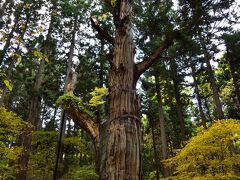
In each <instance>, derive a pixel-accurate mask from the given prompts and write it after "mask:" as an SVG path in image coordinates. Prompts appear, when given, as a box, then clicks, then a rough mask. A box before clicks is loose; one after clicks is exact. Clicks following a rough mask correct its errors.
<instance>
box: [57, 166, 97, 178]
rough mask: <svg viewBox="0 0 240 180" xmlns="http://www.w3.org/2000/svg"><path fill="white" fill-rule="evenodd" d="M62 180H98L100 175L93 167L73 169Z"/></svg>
mask: <svg viewBox="0 0 240 180" xmlns="http://www.w3.org/2000/svg"><path fill="white" fill-rule="evenodd" d="M61 179H62V180H75V179H77V180H97V179H99V178H98V175H97V174H96V172H95V168H94V167H93V166H83V167H79V166H77V167H72V168H71V169H70V171H69V173H68V174H66V175H65V176H63V177H62V178H61Z"/></svg>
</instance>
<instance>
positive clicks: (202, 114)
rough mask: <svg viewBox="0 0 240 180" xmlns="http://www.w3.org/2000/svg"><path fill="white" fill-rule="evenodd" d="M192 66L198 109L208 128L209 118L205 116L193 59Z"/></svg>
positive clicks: (204, 124) (204, 126) (203, 123)
mask: <svg viewBox="0 0 240 180" xmlns="http://www.w3.org/2000/svg"><path fill="white" fill-rule="evenodd" d="M190 67H191V70H192V77H193V86H194V92H195V94H196V98H197V102H198V109H199V113H200V117H201V120H202V122H201V123H202V126H203V128H204V129H207V125H206V122H207V120H206V116H205V114H204V111H203V106H202V99H201V97H200V91H199V87H198V80H197V76H196V68H195V65H194V64H193V62H192V60H190Z"/></svg>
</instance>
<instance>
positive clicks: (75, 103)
mask: <svg viewBox="0 0 240 180" xmlns="http://www.w3.org/2000/svg"><path fill="white" fill-rule="evenodd" d="M56 103H57V105H59V106H61V107H62V108H64V109H67V108H69V107H76V108H79V109H80V110H81V111H83V112H85V113H87V114H88V115H90V116H93V113H92V112H90V111H89V110H88V109H87V106H86V105H84V103H83V102H82V100H81V99H80V98H79V97H77V96H74V95H72V94H71V93H66V94H64V95H62V96H60V97H59V98H58V100H57V102H56Z"/></svg>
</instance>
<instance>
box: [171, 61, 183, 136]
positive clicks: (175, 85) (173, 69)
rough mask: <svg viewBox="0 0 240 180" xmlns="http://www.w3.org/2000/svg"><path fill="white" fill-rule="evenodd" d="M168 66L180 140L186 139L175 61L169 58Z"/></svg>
mask: <svg viewBox="0 0 240 180" xmlns="http://www.w3.org/2000/svg"><path fill="white" fill-rule="evenodd" d="M170 67H171V72H172V80H173V88H174V96H175V99H176V108H177V115H178V121H179V125H180V136H181V141H184V140H185V139H186V128H185V122H184V115H183V104H182V101H181V94H180V89H179V78H178V74H177V65H176V62H175V61H173V60H171V61H170Z"/></svg>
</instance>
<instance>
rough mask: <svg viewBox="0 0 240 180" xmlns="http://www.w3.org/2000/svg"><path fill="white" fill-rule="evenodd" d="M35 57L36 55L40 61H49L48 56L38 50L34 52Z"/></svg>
mask: <svg viewBox="0 0 240 180" xmlns="http://www.w3.org/2000/svg"><path fill="white" fill-rule="evenodd" d="M33 55H34V56H35V57H36V58H38V59H40V60H41V59H43V60H45V61H46V62H48V61H49V60H48V57H47V55H45V54H43V53H41V52H40V51H38V50H34V51H33Z"/></svg>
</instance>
